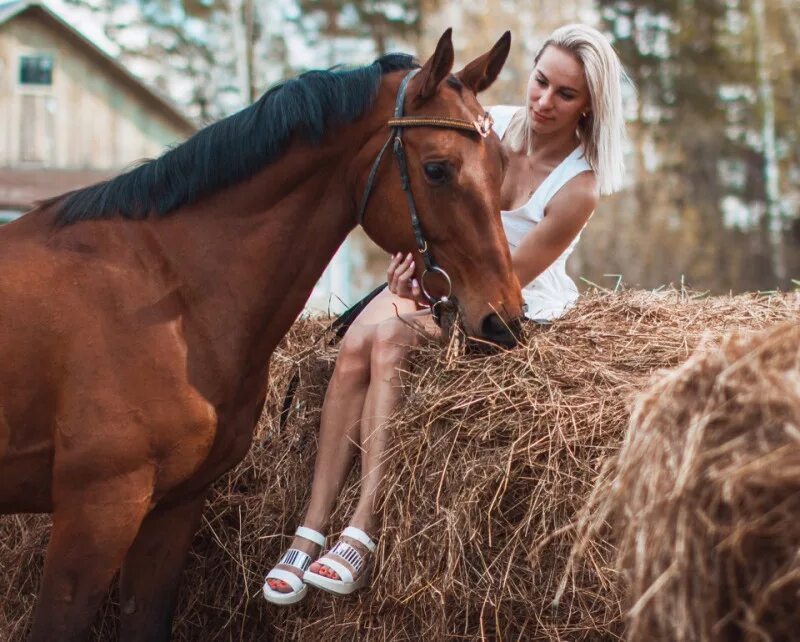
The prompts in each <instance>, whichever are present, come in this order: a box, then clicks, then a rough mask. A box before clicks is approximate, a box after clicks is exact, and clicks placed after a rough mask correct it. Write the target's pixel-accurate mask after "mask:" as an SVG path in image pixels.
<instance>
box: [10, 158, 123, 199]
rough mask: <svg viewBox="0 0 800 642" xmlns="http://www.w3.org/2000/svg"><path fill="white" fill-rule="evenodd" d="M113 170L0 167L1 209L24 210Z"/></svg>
mask: <svg viewBox="0 0 800 642" xmlns="http://www.w3.org/2000/svg"><path fill="white" fill-rule="evenodd" d="M114 173H115V172H113V171H107V172H102V171H98V170H88V169H82V170H71V169H10V168H7V167H0V209H6V208H8V209H19V210H26V209H29V208H31V207H33V205H34V203H35V202H36V201H41V200H43V199H45V198H49V197H51V196H58V195H59V194H63V193H64V192H68V191H70V190H74V189H80V188H81V187H86V186H88V185H93V184H94V183H98V182H100V181H103V180H105V179H107V178H110V177H111V176H112V175H113V174H114Z"/></svg>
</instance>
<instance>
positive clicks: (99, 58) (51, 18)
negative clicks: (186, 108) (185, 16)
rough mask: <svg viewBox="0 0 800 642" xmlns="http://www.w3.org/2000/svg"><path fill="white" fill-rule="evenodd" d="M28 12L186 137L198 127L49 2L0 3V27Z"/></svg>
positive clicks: (18, 0) (17, 0) (22, 0)
mask: <svg viewBox="0 0 800 642" xmlns="http://www.w3.org/2000/svg"><path fill="white" fill-rule="evenodd" d="M0 2H2V0H0ZM24 13H30V14H34V15H36V16H37V17H39V18H40V19H41V20H43V21H45V22H47V23H48V24H49V25H50V26H52V27H53V28H54V29H56V30H57V31H60V32H61V33H62V34H63V35H64V37H65V38H67V39H69V40H70V41H72V42H73V43H74V44H75V45H76V46H77V47H79V48H80V49H82V50H83V51H84V52H86V54H87V55H88V56H90V57H92V58H93V59H94V60H95V61H96V62H97V63H98V64H99V65H101V66H103V67H105V68H106V69H107V70H108V71H109V72H110V73H112V74H113V75H115V76H116V77H117V78H118V79H119V80H120V81H121V82H122V83H123V84H125V85H127V86H128V87H129V88H131V89H132V90H133V91H134V92H136V94H137V95H138V96H140V97H141V98H142V100H143V101H144V102H145V103H148V104H149V105H150V106H151V107H152V108H154V109H156V110H157V111H158V112H159V113H161V114H162V115H163V116H165V117H166V118H167V119H168V120H170V121H171V123H172V124H173V126H175V127H176V128H177V129H178V130H179V131H180V132H181V133H182V134H183V135H184V136H189V135H191V134H193V133H194V132H195V131H196V130H197V125H196V124H195V123H194V122H193V121H192V120H191V119H190V118H189V117H188V116H187V115H186V114H184V113H183V112H182V111H181V110H180V109H179V108H178V107H177V106H175V105H174V104H173V103H172V101H170V100H169V99H168V98H167V97H165V96H163V95H162V94H161V93H159V92H158V91H157V90H156V89H154V88H152V87H149V86H148V85H147V84H145V83H144V82H143V81H142V80H141V79H140V78H138V77H137V76H135V75H134V74H132V73H131V72H130V71H129V70H128V69H127V68H126V67H124V66H123V65H122V64H120V63H119V62H118V61H117V60H115V59H114V58H113V57H112V56H110V55H109V54H108V53H106V52H105V51H103V50H102V49H101V48H100V47H98V46H97V45H96V44H95V43H94V42H92V40H90V39H89V38H87V37H86V36H85V35H84V34H83V33H81V32H80V31H78V30H77V29H76V28H74V27H73V26H72V25H70V24H69V23H68V22H66V21H65V20H64V19H63V18H61V17H60V16H59V15H58V14H57V13H55V12H54V11H52V10H51V9H50V8H48V7H47V6H46V5H45V4H42V3H41V2H37V1H36V0H15V1H12V2H8V3H5V4H0V26H2V25H3V24H5V23H7V22H9V21H11V20H13V19H14V18H16V17H17V16H19V15H22V14H24Z"/></svg>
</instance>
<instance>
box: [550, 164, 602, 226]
mask: <svg viewBox="0 0 800 642" xmlns="http://www.w3.org/2000/svg"><path fill="white" fill-rule="evenodd" d="M599 200H600V190H599V189H598V187H597V177H596V176H595V173H594V172H590V171H586V172H581V173H580V174H578V175H577V176H575V177H574V178H572V179H571V180H569V181H568V182H567V184H566V185H564V187H562V188H561V189H560V190H559V191H558V193H557V194H556V195H555V196H553V199H552V200H551V201H550V203H548V206H547V209H548V210H549V211H550V212H553V211H563V210H570V211H572V212H575V213H579V214H585V215H587V216H588V215H589V214H591V213H592V212H593V211H594V209H595V207H597V202H598V201H599Z"/></svg>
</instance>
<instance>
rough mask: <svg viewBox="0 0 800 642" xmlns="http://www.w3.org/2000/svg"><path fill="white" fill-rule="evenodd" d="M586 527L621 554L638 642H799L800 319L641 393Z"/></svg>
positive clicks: (733, 343) (731, 345)
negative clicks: (604, 536) (609, 540)
mask: <svg viewBox="0 0 800 642" xmlns="http://www.w3.org/2000/svg"><path fill="white" fill-rule="evenodd" d="M583 526H584V535H585V537H587V538H589V539H588V541H591V540H592V538H596V537H597V536H598V534H601V533H606V534H608V533H610V534H611V535H612V536H613V539H614V541H615V543H616V544H617V546H618V551H617V554H616V566H617V567H618V568H619V569H620V570H621V571H622V573H623V577H624V580H625V584H626V585H627V586H628V587H629V590H628V593H627V596H626V598H625V600H624V603H625V607H626V611H627V616H626V620H627V634H626V638H627V639H629V640H631V641H637V640H641V641H645V640H675V641H678V642H680V641H687V642H689V641H692V642H694V641H697V642H710V641H712V640H741V641H747V642H756V641H762V640H773V641H776V642H777V641H778V640H786V641H789V640H797V639H798V636H800V609H799V608H798V601H800V326H798V325H797V323H796V321H795V322H793V323H789V324H781V325H778V326H777V327H774V328H771V329H770V330H767V331H765V332H763V333H761V334H758V335H756V336H748V335H743V334H741V333H733V334H731V335H729V336H727V337H726V338H725V339H724V341H723V342H722V345H721V346H720V347H719V348H717V349H707V348H706V347H702V348H700V349H698V350H697V351H696V352H695V353H694V354H693V355H692V357H691V358H690V359H689V360H688V361H687V362H686V363H685V364H684V365H682V366H681V367H679V368H677V369H676V370H674V371H672V372H670V373H668V374H667V375H666V376H663V377H662V378H661V379H660V380H659V381H658V382H657V383H656V384H655V385H654V386H652V387H651V388H650V389H648V391H647V392H646V393H645V394H642V395H641V396H640V397H639V398H638V400H637V403H636V405H635V407H634V409H633V415H632V418H631V426H630V430H629V432H628V434H627V435H626V438H625V440H624V442H623V445H622V449H621V451H620V453H619V456H618V457H617V458H616V459H615V460H614V461H613V462H611V463H610V465H609V466H608V469H607V470H606V471H605V474H604V475H603V477H602V478H601V479H600V480H599V482H598V485H597V487H596V489H595V492H594V493H593V495H592V498H591V500H590V502H589V503H588V505H587V507H586V509H585V512H584V524H583ZM600 539H601V541H602V536H601V538H600ZM586 541H587V540H584V542H583V543H585V542H586ZM577 550H578V551H579V550H580V547H578V549H577Z"/></svg>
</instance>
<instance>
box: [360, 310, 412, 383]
mask: <svg viewBox="0 0 800 642" xmlns="http://www.w3.org/2000/svg"><path fill="white" fill-rule="evenodd" d="M415 336H416V334H415V332H414V330H413V328H411V327H409V325H408V324H407V323H406V322H404V321H403V320H401V319H389V320H388V321H384V322H383V323H381V324H380V325H378V327H377V328H376V329H375V336H374V338H373V341H372V350H371V359H370V363H371V369H372V372H373V373H384V374H389V375H393V374H394V372H395V371H396V370H397V369H398V368H400V367H402V366H403V363H404V362H405V359H406V356H407V355H408V351H409V350H410V349H411V346H412V345H413V344H414V339H415Z"/></svg>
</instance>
